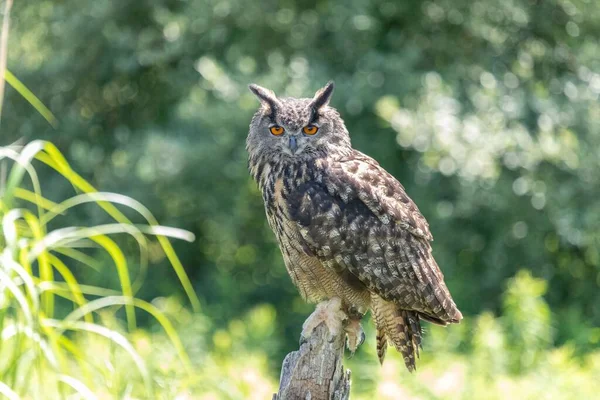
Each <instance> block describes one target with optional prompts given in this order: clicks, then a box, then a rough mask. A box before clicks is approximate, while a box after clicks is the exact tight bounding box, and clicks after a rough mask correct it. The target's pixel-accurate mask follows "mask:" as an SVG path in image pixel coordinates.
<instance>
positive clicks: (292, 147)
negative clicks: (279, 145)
mask: <svg viewBox="0 0 600 400" xmlns="http://www.w3.org/2000/svg"><path fill="white" fill-rule="evenodd" d="M288 147H289V148H290V151H291V152H292V154H295V153H296V150H298V140H297V139H296V136H290V141H289V142H288Z"/></svg>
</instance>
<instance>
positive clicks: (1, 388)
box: [0, 381, 21, 400]
mask: <svg viewBox="0 0 600 400" xmlns="http://www.w3.org/2000/svg"><path fill="white" fill-rule="evenodd" d="M0 394H2V395H3V396H5V397H6V398H7V399H8V400H20V399H21V398H20V397H19V395H18V394H16V393H15V392H13V390H12V389H11V388H10V387H8V385H7V384H6V383H4V382H2V381H0Z"/></svg>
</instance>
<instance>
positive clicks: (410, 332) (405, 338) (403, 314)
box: [371, 295, 421, 372]
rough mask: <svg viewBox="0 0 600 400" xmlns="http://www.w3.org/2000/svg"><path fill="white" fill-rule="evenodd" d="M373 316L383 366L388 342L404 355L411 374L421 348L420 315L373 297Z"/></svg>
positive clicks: (380, 360)
mask: <svg viewBox="0 0 600 400" xmlns="http://www.w3.org/2000/svg"><path fill="white" fill-rule="evenodd" d="M371 306H372V309H373V316H374V319H375V325H376V326H377V356H378V357H379V362H380V363H382V364H383V360H384V359H385V353H386V350H387V343H388V340H389V341H390V342H391V343H392V345H393V346H394V347H395V348H396V350H398V351H399V352H400V354H402V357H403V358H404V364H406V368H408V370H409V371H410V372H412V371H414V370H415V369H416V364H415V361H416V358H418V357H419V348H420V347H421V323H420V322H419V314H417V313H416V312H414V311H407V310H403V309H401V308H399V307H398V306H397V305H396V304H394V303H392V302H389V301H385V300H384V299H382V298H381V297H379V296H376V295H373V298H372V303H371Z"/></svg>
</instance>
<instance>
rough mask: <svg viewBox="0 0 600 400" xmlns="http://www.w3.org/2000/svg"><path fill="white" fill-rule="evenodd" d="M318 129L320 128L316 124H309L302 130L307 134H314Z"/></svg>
mask: <svg viewBox="0 0 600 400" xmlns="http://www.w3.org/2000/svg"><path fill="white" fill-rule="evenodd" d="M318 130H319V128H317V127H316V126H314V125H308V126H305V127H304V128H303V129H302V131H303V132H304V133H306V134H307V135H314V134H315V133H317V131H318Z"/></svg>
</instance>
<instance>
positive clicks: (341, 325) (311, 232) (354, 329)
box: [246, 82, 462, 371]
mask: <svg viewBox="0 0 600 400" xmlns="http://www.w3.org/2000/svg"><path fill="white" fill-rule="evenodd" d="M333 88H334V85H333V82H330V83H328V84H327V85H326V86H325V87H324V88H322V89H321V90H319V91H318V92H317V93H316V94H315V96H314V97H313V98H312V99H309V98H302V99H297V98H279V97H277V96H276V95H275V94H274V93H273V92H272V91H271V90H268V89H265V88H262V87H260V86H257V85H250V90H251V91H252V92H253V93H254V94H255V95H256V96H257V97H258V99H259V100H260V102H261V107H260V109H259V110H258V111H257V112H256V114H255V115H254V117H253V118H252V122H251V124H250V131H249V133H248V138H247V141H246V149H247V151H248V155H249V169H250V174H251V175H252V177H253V178H254V179H255V180H256V182H257V183H258V186H259V188H260V191H261V192H262V197H263V200H264V204H265V210H266V214H267V219H268V222H269V225H270V227H271V229H272V230H273V232H274V233H275V236H276V237H277V241H278V243H279V247H280V249H281V253H282V255H283V259H284V261H285V266H286V268H287V271H288V273H289V274H290V277H291V278H292V281H293V282H294V284H295V285H296V287H297V288H298V290H299V291H300V294H301V295H302V297H303V298H304V299H305V300H306V301H309V302H312V303H318V304H317V307H316V309H315V311H314V312H313V314H311V316H309V318H308V319H307V320H306V322H305V323H304V326H303V331H302V335H303V336H304V337H308V336H309V335H310V334H311V332H312V331H313V329H314V328H316V326H317V325H319V324H320V323H321V322H323V323H325V324H326V325H327V327H328V328H329V330H330V332H331V333H332V334H334V335H335V334H338V333H341V330H342V329H343V330H345V332H346V334H347V345H348V348H349V349H350V351H352V352H353V351H355V350H356V348H357V346H358V345H360V344H361V343H362V341H363V340H364V333H363V331H362V327H361V325H360V320H361V318H362V316H363V315H364V314H365V313H366V312H367V311H369V310H371V312H372V315H373V319H374V321H375V325H376V328H377V355H378V357H379V360H380V362H383V359H384V357H385V352H386V348H387V344H388V342H391V344H392V345H393V346H394V347H395V348H396V349H397V350H398V351H399V352H400V353H401V354H402V356H403V358H404V362H405V364H406V367H407V368H408V369H409V371H413V370H414V369H415V357H416V356H418V354H419V347H420V345H421V320H425V321H429V322H432V323H434V324H438V325H447V324H449V323H458V322H459V321H460V320H461V319H462V314H461V313H460V311H459V310H458V308H457V307H456V305H455V304H454V301H453V300H452V297H451V296H450V293H449V291H448V288H447V287H446V284H445V283H444V276H443V275H442V272H441V271H440V269H439V267H438V265H437V263H436V262H435V260H434V259H433V256H432V255H431V245H430V241H431V240H432V236H431V233H430V232H429V225H428V224H427V221H426V220H425V218H424V217H423V216H422V215H421V213H420V212H419V209H418V208H417V206H416V205H415V203H414V202H413V201H412V200H411V199H410V198H409V197H408V195H407V194H406V192H405V191H404V187H403V186H402V185H401V184H400V182H398V181H397V180H396V179H395V178H394V177H393V176H392V175H390V174H389V173H388V172H387V171H386V170H384V169H383V168H382V167H381V166H380V165H379V164H378V163H377V161H375V160H373V159H372V158H370V157H368V156H366V155H365V154H363V153H361V152H359V151H357V150H355V149H353V148H352V145H351V143H350V136H349V134H348V131H347V129H346V126H345V125H344V121H343V120H342V118H341V117H340V115H339V113H338V112H337V111H336V110H335V109H334V108H333V107H331V106H329V100H330V98H331V95H332V93H333Z"/></svg>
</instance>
